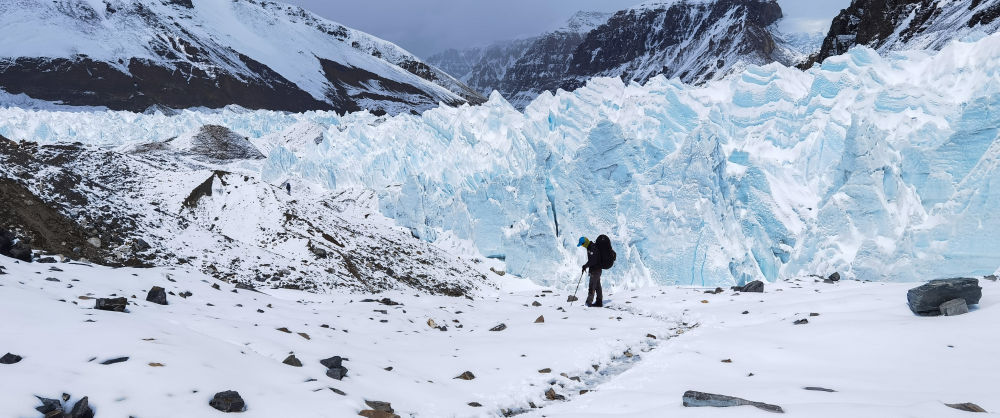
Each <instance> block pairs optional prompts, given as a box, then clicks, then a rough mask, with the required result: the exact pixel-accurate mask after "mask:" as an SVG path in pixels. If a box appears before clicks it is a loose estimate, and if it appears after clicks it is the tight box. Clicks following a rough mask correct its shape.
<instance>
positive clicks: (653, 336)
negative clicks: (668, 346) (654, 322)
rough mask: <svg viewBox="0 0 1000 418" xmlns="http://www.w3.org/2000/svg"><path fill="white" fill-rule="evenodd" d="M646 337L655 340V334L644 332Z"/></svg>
mask: <svg viewBox="0 0 1000 418" xmlns="http://www.w3.org/2000/svg"><path fill="white" fill-rule="evenodd" d="M646 338H652V339H654V340H655V339H656V336H655V335H653V334H646Z"/></svg>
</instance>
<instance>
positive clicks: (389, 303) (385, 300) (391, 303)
mask: <svg viewBox="0 0 1000 418" xmlns="http://www.w3.org/2000/svg"><path fill="white" fill-rule="evenodd" d="M361 302H377V303H381V304H383V305H385V306H396V305H402V303H399V302H394V301H393V300H392V299H389V298H382V299H379V300H375V299H362V300H361Z"/></svg>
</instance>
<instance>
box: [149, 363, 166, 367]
mask: <svg viewBox="0 0 1000 418" xmlns="http://www.w3.org/2000/svg"><path fill="white" fill-rule="evenodd" d="M163 366H164V364H163V363H149V367H163Z"/></svg>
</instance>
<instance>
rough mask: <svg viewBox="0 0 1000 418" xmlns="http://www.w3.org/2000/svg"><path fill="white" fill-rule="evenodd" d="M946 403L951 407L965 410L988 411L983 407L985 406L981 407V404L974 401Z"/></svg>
mask: <svg viewBox="0 0 1000 418" xmlns="http://www.w3.org/2000/svg"><path fill="white" fill-rule="evenodd" d="M945 405H947V406H948V407H949V408H955V409H957V410H959V411H965V412H986V410H985V409H983V407H981V406H979V405H976V404H974V403H972V402H965V403H946V404H945Z"/></svg>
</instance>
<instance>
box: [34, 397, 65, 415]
mask: <svg viewBox="0 0 1000 418" xmlns="http://www.w3.org/2000/svg"><path fill="white" fill-rule="evenodd" d="M35 397H36V398H38V400H39V401H41V402H42V406H36V407H35V410H36V411H38V412H41V413H42V414H43V415H46V416H48V414H50V413H59V414H61V413H62V411H63V408H62V403H60V402H59V400H58V399H49V398H43V397H41V396H35Z"/></svg>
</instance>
